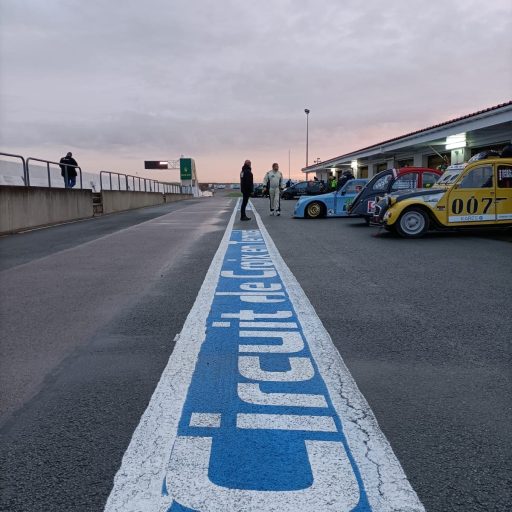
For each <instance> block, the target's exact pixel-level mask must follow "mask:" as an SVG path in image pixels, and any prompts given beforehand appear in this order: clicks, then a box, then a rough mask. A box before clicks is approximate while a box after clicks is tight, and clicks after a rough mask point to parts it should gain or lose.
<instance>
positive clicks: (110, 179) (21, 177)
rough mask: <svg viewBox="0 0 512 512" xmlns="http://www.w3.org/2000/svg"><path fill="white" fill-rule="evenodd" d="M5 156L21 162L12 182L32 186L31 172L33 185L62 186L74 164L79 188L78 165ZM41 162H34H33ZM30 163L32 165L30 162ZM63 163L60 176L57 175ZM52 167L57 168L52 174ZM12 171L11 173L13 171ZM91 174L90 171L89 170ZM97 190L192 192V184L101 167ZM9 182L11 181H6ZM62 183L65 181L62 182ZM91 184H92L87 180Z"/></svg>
mask: <svg viewBox="0 0 512 512" xmlns="http://www.w3.org/2000/svg"><path fill="white" fill-rule="evenodd" d="M2 156H3V157H9V158H13V159H16V160H19V161H20V163H21V166H20V167H21V168H20V173H19V174H18V170H17V169H15V171H14V172H13V173H12V174H10V175H9V177H10V179H12V180H14V181H15V183H12V184H14V185H15V186H25V187H30V186H34V185H32V184H31V180H30V177H31V173H32V177H33V178H34V180H33V181H36V182H39V183H38V184H37V185H36V186H47V187H48V188H62V186H63V184H62V182H61V181H60V180H62V179H63V180H64V182H65V183H68V167H73V168H76V170H77V175H78V176H79V180H78V181H79V183H77V188H80V189H83V176H82V169H81V167H80V166H78V165H77V166H75V165H71V164H61V163H60V162H53V161H51V160H44V159H42V158H35V157H29V158H25V157H23V156H22V155H17V154H13V153H4V152H0V157H2ZM36 162H37V163H39V164H43V165H42V166H41V165H35V163H36ZM31 163H32V164H33V165H32V167H31V165H30V164H31ZM61 165H64V177H60V175H61V172H62V168H61V167H60V166H61ZM44 170H46V173H45V174H46V178H45V179H44V181H43V180H42V179H41V178H42V176H41V173H44ZM55 171H58V174H56V172H55ZM14 174H15V175H14ZM89 176H90V177H91V176H92V175H90V174H89ZM99 183H100V190H120V191H130V192H134V191H135V192H160V193H162V194H193V190H192V187H190V186H182V185H181V184H179V183H167V182H162V181H158V180H154V179H151V178H143V177H141V176H133V175H131V174H124V173H120V172H114V171H101V172H100V174H99ZM8 184H11V183H8ZM64 186H65V185H64ZM91 187H93V188H94V184H93V182H92V181H91Z"/></svg>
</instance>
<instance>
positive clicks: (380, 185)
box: [372, 173, 393, 191]
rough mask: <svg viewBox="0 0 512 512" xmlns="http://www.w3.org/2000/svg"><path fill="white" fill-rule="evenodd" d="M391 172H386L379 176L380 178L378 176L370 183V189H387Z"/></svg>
mask: <svg viewBox="0 0 512 512" xmlns="http://www.w3.org/2000/svg"><path fill="white" fill-rule="evenodd" d="M392 177H393V176H392V174H391V173H388V174H384V176H381V177H380V178H378V179H377V180H376V181H375V182H374V183H373V184H372V189H373V190H379V191H380V190H387V189H388V184H389V182H390V181H391V178H392Z"/></svg>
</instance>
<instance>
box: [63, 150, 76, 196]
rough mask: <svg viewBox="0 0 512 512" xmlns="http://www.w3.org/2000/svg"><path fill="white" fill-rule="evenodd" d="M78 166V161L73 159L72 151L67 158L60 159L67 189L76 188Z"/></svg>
mask: <svg viewBox="0 0 512 512" xmlns="http://www.w3.org/2000/svg"><path fill="white" fill-rule="evenodd" d="M65 164H68V165H65ZM72 166H75V167H72ZM77 166H78V164H77V163H76V160H75V159H74V158H73V154H72V153H71V151H70V152H69V153H68V154H67V155H66V156H64V157H62V158H61V159H60V169H61V171H60V174H61V176H62V177H63V178H64V186H65V187H66V188H73V187H74V186H75V184H76V167H77Z"/></svg>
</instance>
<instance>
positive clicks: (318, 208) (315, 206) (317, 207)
mask: <svg viewBox="0 0 512 512" xmlns="http://www.w3.org/2000/svg"><path fill="white" fill-rule="evenodd" d="M306 213H307V216H308V217H309V218H310V219H318V217H321V216H322V214H323V208H322V204H321V203H319V202H318V201H313V202H311V203H309V204H308V205H307V206H306Z"/></svg>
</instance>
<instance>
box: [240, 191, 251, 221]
mask: <svg viewBox="0 0 512 512" xmlns="http://www.w3.org/2000/svg"><path fill="white" fill-rule="evenodd" d="M250 196H251V194H249V193H247V194H246V193H244V194H243V197H242V206H241V207H240V218H241V219H243V218H244V217H246V215H245V207H246V206H247V203H248V202H249V197H250Z"/></svg>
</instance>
